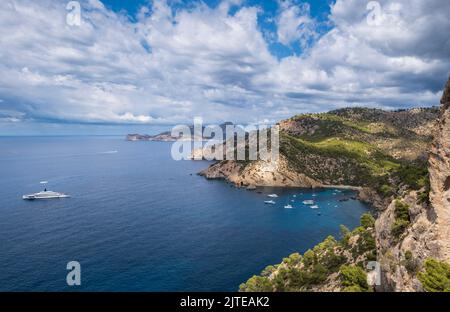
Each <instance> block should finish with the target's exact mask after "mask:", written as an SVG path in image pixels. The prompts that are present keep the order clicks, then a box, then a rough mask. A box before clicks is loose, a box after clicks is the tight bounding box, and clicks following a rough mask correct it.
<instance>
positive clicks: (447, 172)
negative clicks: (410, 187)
mask: <svg viewBox="0 0 450 312" xmlns="http://www.w3.org/2000/svg"><path fill="white" fill-rule="evenodd" d="M441 104H442V107H441V117H440V120H439V124H438V125H439V128H438V132H437V136H436V138H435V141H434V143H433V146H432V148H431V152H430V157H429V172H430V187H431V192H430V201H431V206H432V212H433V215H434V219H435V223H436V228H437V237H436V238H437V241H438V243H439V245H440V250H439V257H440V258H442V259H444V260H450V79H449V80H448V82H447V85H446V88H445V91H444V94H443V96H442V99H441Z"/></svg>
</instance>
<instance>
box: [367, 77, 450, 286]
mask: <svg viewBox="0 0 450 312" xmlns="http://www.w3.org/2000/svg"><path fill="white" fill-rule="evenodd" d="M441 104H442V107H441V114H440V118H439V122H438V131H437V132H436V136H435V139H434V142H433V144H432V147H431V151H430V154H429V167H428V170H429V177H430V198H429V201H427V200H426V198H425V196H424V195H426V194H427V193H426V189H424V190H422V193H420V192H416V191H409V192H405V193H404V194H403V195H402V196H401V198H400V199H397V200H394V201H392V202H391V204H390V205H389V206H388V207H387V208H386V210H384V211H383V212H381V213H380V215H379V217H378V219H377V221H376V226H375V228H376V240H377V249H378V261H379V262H380V263H381V268H382V281H383V282H382V284H381V286H380V290H384V291H422V290H423V288H422V285H421V283H420V282H419V280H418V278H417V273H418V271H419V270H420V268H421V267H422V266H423V263H424V261H425V259H427V258H430V257H432V258H435V259H439V260H442V261H444V262H450V191H449V188H450V79H449V81H448V82H447V85H446V87H445V91H444V94H443V96H442V99H441ZM402 209H403V210H404V211H405V212H407V214H403V216H402V214H401V213H399V210H402Z"/></svg>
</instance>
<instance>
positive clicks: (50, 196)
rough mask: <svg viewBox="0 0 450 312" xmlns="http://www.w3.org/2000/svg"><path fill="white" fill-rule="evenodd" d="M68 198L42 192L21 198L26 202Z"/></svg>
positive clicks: (55, 193)
mask: <svg viewBox="0 0 450 312" xmlns="http://www.w3.org/2000/svg"><path fill="white" fill-rule="evenodd" d="M67 197H70V196H69V195H67V194H63V193H58V192H53V191H47V190H45V191H42V192H39V193H34V194H29V195H23V196H22V198H23V199H26V200H35V199H54V198H67Z"/></svg>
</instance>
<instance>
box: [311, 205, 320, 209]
mask: <svg viewBox="0 0 450 312" xmlns="http://www.w3.org/2000/svg"><path fill="white" fill-rule="evenodd" d="M311 209H319V206H317V205H312V206H311Z"/></svg>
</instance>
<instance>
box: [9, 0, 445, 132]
mask: <svg viewBox="0 0 450 312" xmlns="http://www.w3.org/2000/svg"><path fill="white" fill-rule="evenodd" d="M65 4H66V3H65V1H51V0H42V1H39V3H37V2H35V1H31V0H5V1H1V2H0V38H1V40H2V44H1V45H0V72H1V73H2V75H0V98H1V99H2V101H1V102H0V118H2V121H5V120H7V121H8V120H9V121H17V120H28V119H32V120H50V121H52V120H53V121H56V122H65V121H69V122H85V123H136V124H142V123H143V124H168V123H179V122H190V121H191V120H192V118H193V116H203V118H204V120H205V121H211V122H213V121H214V122H215V121H218V122H220V121H224V120H233V121H238V122H255V121H258V120H265V119H268V120H271V121H276V120H278V119H281V118H285V117H289V116H290V115H293V114H296V113H299V112H306V111H324V110H328V109H333V108H337V107H343V106H349V105H367V106H377V107H385V108H394V107H406V106H418V105H434V104H438V99H439V95H440V89H441V87H442V85H443V83H444V81H445V79H446V77H447V75H448V74H449V69H450V66H449V65H450V38H449V37H448V32H447V30H448V29H450V20H449V19H448V15H449V14H450V2H449V1H446V0H432V1H428V2H427V3H426V4H425V3H424V2H423V1H420V0H412V1H407V0H398V1H396V2H395V3H392V2H390V1H380V4H381V7H382V8H383V12H382V13H383V19H382V23H381V24H380V25H378V26H373V25H369V24H368V23H367V20H366V16H367V13H368V11H367V9H366V3H365V2H364V1H359V0H337V1H336V3H335V4H334V5H333V6H332V8H331V14H330V17H329V18H330V21H332V22H333V23H334V27H333V28H332V29H331V30H330V31H329V32H328V33H326V34H324V35H323V36H322V37H321V38H320V39H319V38H317V37H315V36H316V35H315V27H316V26H315V25H316V23H315V21H314V19H313V18H312V17H311V15H310V13H309V7H308V6H307V5H305V4H303V5H302V4H293V3H292V2H283V3H282V4H281V5H280V10H279V15H278V16H277V17H276V19H275V22H276V24H277V26H278V29H277V35H278V40H279V41H280V42H281V43H282V44H285V45H292V44H296V42H298V43H299V44H301V45H302V46H303V47H306V46H308V49H307V53H304V54H302V55H300V56H289V57H285V58H283V59H281V60H278V59H277V57H276V56H274V55H272V54H271V53H270V52H269V48H268V43H267V42H266V40H265V39H264V36H263V33H262V30H261V29H260V25H258V14H259V12H260V10H261V9H260V8H257V7H248V6H242V4H241V2H240V1H227V2H224V3H222V4H221V5H219V6H218V7H217V8H215V9H212V8H210V7H208V6H207V5H205V4H202V3H198V4H196V5H194V6H190V7H189V8H185V9H178V10H177V11H176V12H174V11H173V10H172V9H171V8H170V7H169V6H168V5H167V4H166V2H164V1H161V0H156V1H154V3H153V7H152V8H151V10H150V9H149V8H143V9H142V10H141V12H140V14H139V17H138V20H137V22H135V23H132V22H130V21H129V20H128V19H127V18H126V17H125V16H123V15H121V14H118V13H114V12H112V11H110V10H108V9H107V8H105V7H104V6H103V5H102V4H101V2H99V1H94V0H90V1H84V2H82V9H83V10H82V23H81V25H80V26H79V27H77V26H69V25H67V24H66V23H65V16H66V14H67V11H66V10H65ZM236 6H238V7H239V9H238V10H237V11H236V13H234V14H233V15H232V14H230V12H229V9H230V8H231V7H236ZM311 38H315V42H314V44H312V45H311V40H310V39H311ZM2 112H3V113H2ZM5 112H8V113H5Z"/></svg>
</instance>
